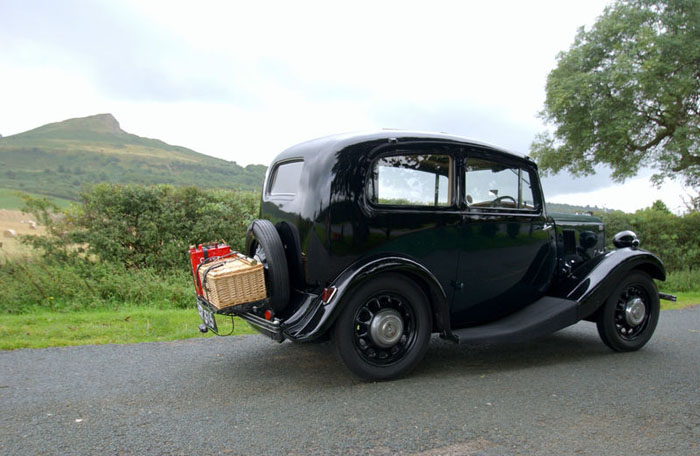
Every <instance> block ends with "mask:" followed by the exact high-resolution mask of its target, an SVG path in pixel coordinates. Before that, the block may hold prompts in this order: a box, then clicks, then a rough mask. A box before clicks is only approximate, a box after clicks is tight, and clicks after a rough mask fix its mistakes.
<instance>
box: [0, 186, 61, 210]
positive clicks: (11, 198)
mask: <svg viewBox="0 0 700 456" xmlns="http://www.w3.org/2000/svg"><path fill="white" fill-rule="evenodd" d="M29 195H30V196H33V197H34V198H44V197H45V196H44V195H39V194H38V193H30V194H29ZM47 198H48V200H49V201H51V202H52V203H54V204H55V205H56V206H58V207H60V208H61V209H65V208H67V207H68V206H69V205H70V203H72V202H73V201H71V200H67V199H63V198H55V197H47ZM22 206H24V201H23V200H22V198H20V197H19V196H17V190H10V189H7V188H0V209H15V210H18V209H21V208H22Z"/></svg>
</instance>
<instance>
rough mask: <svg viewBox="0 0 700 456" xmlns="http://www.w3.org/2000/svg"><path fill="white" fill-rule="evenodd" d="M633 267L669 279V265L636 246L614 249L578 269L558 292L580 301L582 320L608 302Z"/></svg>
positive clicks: (579, 312)
mask: <svg viewBox="0 0 700 456" xmlns="http://www.w3.org/2000/svg"><path fill="white" fill-rule="evenodd" d="M633 270H640V271H644V272H646V273H647V274H649V275H650V276H651V277H652V278H654V279H657V280H666V268H665V267H664V265H663V263H662V262H661V260H659V258H658V257H657V256H656V255H654V254H653V253H651V252H647V251H646V250H641V249H636V248H632V247H629V248H623V249H618V250H613V251H611V252H608V253H606V254H605V255H601V256H599V257H596V258H595V259H593V260H591V261H590V262H589V264H584V265H582V267H581V268H579V269H577V270H575V271H574V272H573V273H572V274H571V276H569V277H568V278H567V279H566V280H565V281H564V282H563V283H562V284H561V285H560V286H559V287H558V291H557V293H556V295H558V296H560V297H563V298H567V299H571V300H574V301H577V302H578V303H579V307H578V317H579V319H580V320H582V319H584V318H587V317H589V316H591V315H592V314H593V313H594V312H595V311H596V310H598V308H599V307H600V306H601V305H602V304H603V303H605V301H606V299H608V297H609V296H610V295H611V294H612V292H613V291H614V290H615V287H617V285H618V284H619V283H620V281H621V280H622V279H623V278H624V277H625V276H626V275H627V274H629V273H630V271H633Z"/></svg>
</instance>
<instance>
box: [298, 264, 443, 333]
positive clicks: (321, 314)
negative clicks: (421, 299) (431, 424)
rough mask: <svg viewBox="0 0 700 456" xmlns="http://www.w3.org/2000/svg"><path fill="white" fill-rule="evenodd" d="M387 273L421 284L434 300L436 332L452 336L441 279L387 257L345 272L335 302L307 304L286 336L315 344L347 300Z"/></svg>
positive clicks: (337, 282) (317, 300) (336, 283)
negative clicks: (354, 292)
mask: <svg viewBox="0 0 700 456" xmlns="http://www.w3.org/2000/svg"><path fill="white" fill-rule="evenodd" d="M385 272H397V273H401V274H406V275H408V276H410V277H411V278H413V279H414V280H416V281H417V282H418V283H419V284H421V286H422V287H423V288H424V290H425V292H426V295H427V296H428V299H429V300H430V305H431V310H432V313H433V321H434V325H435V328H436V329H437V331H438V332H441V333H443V334H445V335H448V336H449V335H450V334H451V332H450V324H449V321H450V320H449V307H448V303H447V294H446V293H445V290H444V289H443V287H442V285H440V282H439V281H438V280H437V278H436V277H435V276H434V275H433V274H432V273H431V272H430V271H429V270H428V269H427V268H426V267H425V266H423V265H422V264H420V263H418V262H416V261H414V260H412V259H410V258H406V257H401V256H384V257H374V258H369V259H363V260H361V261H360V262H358V263H355V264H353V265H351V266H350V267H348V268H347V269H345V270H344V271H343V272H341V273H340V274H339V275H338V277H337V278H336V279H335V280H334V281H333V283H332V284H331V285H330V286H332V287H335V288H336V289H337V291H336V293H335V295H334V296H333V298H332V299H331V301H330V302H329V303H328V304H326V303H324V302H323V301H321V298H320V297H316V298H315V299H313V300H310V301H309V302H308V303H306V309H305V310H303V311H302V312H303V314H302V315H299V316H297V317H295V316H292V317H291V318H290V320H292V322H290V323H289V324H288V325H286V326H285V333H286V335H287V336H288V337H290V338H292V339H295V340H298V341H307V340H313V339H315V338H317V337H319V336H321V335H323V334H324V333H325V332H326V331H328V330H329V329H330V328H331V326H332V325H333V323H334V322H335V319H336V318H337V317H338V315H340V312H341V311H342V309H343V304H344V303H345V301H346V299H345V298H347V297H348V296H349V295H350V294H351V293H352V292H353V290H355V289H356V288H357V287H359V286H361V285H362V283H364V282H366V281H367V280H370V279H372V278H374V277H375V276H376V275H377V274H381V273H385Z"/></svg>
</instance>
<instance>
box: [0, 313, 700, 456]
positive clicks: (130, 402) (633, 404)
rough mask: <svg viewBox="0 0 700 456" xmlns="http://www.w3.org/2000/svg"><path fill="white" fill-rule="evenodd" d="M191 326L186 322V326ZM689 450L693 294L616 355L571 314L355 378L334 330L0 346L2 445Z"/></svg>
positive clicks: (1, 448)
mask: <svg viewBox="0 0 700 456" xmlns="http://www.w3.org/2000/svg"><path fill="white" fill-rule="evenodd" d="M193 329H194V328H193ZM143 453H149V454H275V455H277V454H316V453H319V454H370V455H384V454H395V453H401V454H414V453H417V454H423V455H439V454H447V455H476V454H483V455H511V454H513V455H515V454H522V455H531V454H552V455H560V454H595V455H600V454H617V455H623V454H629V455H640V454H669V455H682V454H687V455H691V454H692V455H697V454H700V307H695V308H693V309H687V310H682V311H666V312H663V313H662V315H661V320H660V324H659V328H658V329H657V333H656V334H655V336H654V338H653V339H652V341H651V342H650V344H649V345H647V347H645V348H644V349H642V350H641V351H639V352H636V353H627V354H616V353H613V352H611V351H609V350H608V349H607V348H606V347H605V346H604V345H603V344H602V343H601V342H600V340H599V339H598V335H597V333H596V330H595V327H594V326H593V325H592V324H590V323H580V324H578V325H576V326H575V327H573V328H569V329H566V330H564V331H561V332H559V333H557V334H555V335H553V336H550V337H548V338H545V339H542V340H539V341H537V342H532V343H528V344H523V345H519V346H481V347H464V346H455V345H452V344H449V343H447V342H443V341H441V340H439V339H434V340H433V341H432V342H431V345H430V349H429V351H428V355H427V357H426V359H425V361H424V362H423V363H422V364H421V365H420V366H419V368H418V369H417V370H416V371H415V373H414V374H413V375H412V376H410V377H409V378H406V379H402V380H398V381H394V382H388V383H361V382H358V381H355V380H353V379H352V378H350V377H349V376H348V375H347V374H346V373H345V371H344V370H343V368H342V367H341V366H340V364H339V362H338V361H337V360H336V358H335V356H334V352H333V347H332V346H331V345H328V344H326V345H312V346H308V345H301V346H300V345H293V344H291V343H288V342H287V343H284V344H282V345H277V344H276V343H274V342H271V341H269V340H267V339H265V338H263V337H262V336H242V337H235V338H216V339H192V340H185V341H179V342H170V343H147V344H136V345H102V346H84V347H70V348H54V349H43V350H19V351H14V352H0V454H3V455H14V454H22V455H24V454H61V455H63V454H143Z"/></svg>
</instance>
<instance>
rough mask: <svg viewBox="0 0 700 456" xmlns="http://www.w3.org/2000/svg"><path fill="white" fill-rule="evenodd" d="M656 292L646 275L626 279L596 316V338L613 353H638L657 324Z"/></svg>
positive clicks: (641, 273)
mask: <svg viewBox="0 0 700 456" xmlns="http://www.w3.org/2000/svg"><path fill="white" fill-rule="evenodd" d="M659 312H660V306H659V292H658V290H657V288H656V284H655V283H654V281H653V280H652V279H651V277H649V275H648V274H646V273H644V272H641V271H634V272H632V273H630V274H629V275H628V276H627V277H625V278H624V279H623V280H622V282H621V283H620V285H618V287H617V289H616V290H615V291H614V292H613V294H612V295H611V296H610V297H609V298H608V300H607V301H606V302H605V304H604V305H603V308H602V309H601V311H600V312H599V313H598V318H597V321H596V324H597V326H598V334H599V335H600V338H601V339H602V340H603V342H604V343H605V345H607V346H608V347H610V348H612V349H613V350H615V351H619V352H624V351H634V350H639V349H640V348H642V347H643V346H644V344H646V343H647V342H648V341H649V339H650V338H651V336H652V334H654V330H655V329H656V323H657V322H658V320H659Z"/></svg>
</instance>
